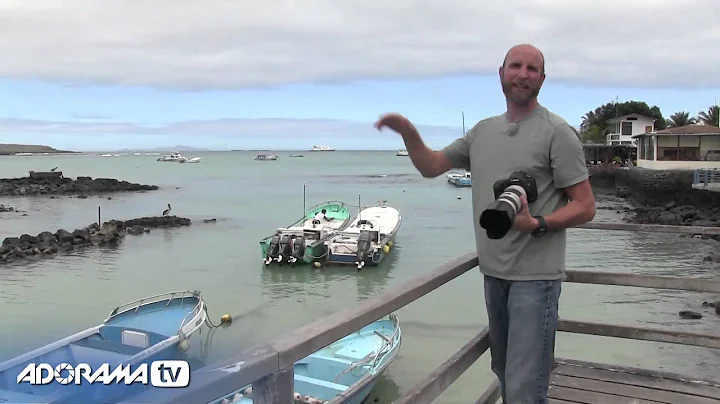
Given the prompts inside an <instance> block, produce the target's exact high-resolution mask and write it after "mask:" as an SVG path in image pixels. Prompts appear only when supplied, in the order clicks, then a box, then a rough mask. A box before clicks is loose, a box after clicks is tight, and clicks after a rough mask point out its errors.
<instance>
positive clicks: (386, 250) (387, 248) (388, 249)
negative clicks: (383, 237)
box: [383, 244, 390, 254]
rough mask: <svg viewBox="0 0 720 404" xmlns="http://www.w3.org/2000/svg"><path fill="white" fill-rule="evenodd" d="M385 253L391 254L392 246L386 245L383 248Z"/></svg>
mask: <svg viewBox="0 0 720 404" xmlns="http://www.w3.org/2000/svg"><path fill="white" fill-rule="evenodd" d="M383 252H384V253H385V254H387V253H389V252H390V246H389V245H387V244H385V245H384V246H383Z"/></svg>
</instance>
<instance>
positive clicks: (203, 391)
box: [134, 222, 720, 404]
mask: <svg viewBox="0 0 720 404" xmlns="http://www.w3.org/2000/svg"><path fill="white" fill-rule="evenodd" d="M576 228H580V229H586V230H613V231H635V232H650V233H674V234H688V235H694V234H701V235H716V236H718V235H720V228H719V227H697V226H666V225H647V224H633V223H595V222H590V223H586V224H583V225H580V226H576ZM477 265H478V258H477V255H476V254H474V253H468V254H465V255H462V256H460V257H457V258H455V259H453V260H451V261H449V262H447V263H445V264H443V265H441V266H440V267H438V268H436V269H434V270H432V271H429V272H426V273H423V274H419V275H417V276H415V277H414V278H412V279H410V280H408V281H406V282H403V283H401V284H399V285H397V286H395V287H392V288H389V289H388V290H386V291H384V292H383V293H381V294H378V295H376V296H373V297H371V298H368V299H366V300H364V301H363V302H362V303H359V304H357V305H354V306H352V307H349V308H347V309H344V310H341V311H337V312H335V313H333V314H331V315H329V316H327V317H324V318H321V319H318V320H316V321H314V322H312V323H310V324H307V325H305V326H303V327H300V328H297V329H294V330H292V331H290V332H288V333H286V334H283V335H280V336H278V337H276V338H273V339H271V340H269V341H266V342H265V343H263V344H260V345H258V346H255V347H252V348H248V349H246V350H244V351H243V352H242V353H240V354H238V355H235V356H232V357H229V358H227V359H225V360H222V361H220V362H218V363H216V364H214V365H209V367H210V368H211V369H210V370H209V371H206V372H201V373H199V374H195V375H193V378H192V380H193V381H192V384H191V385H190V386H189V387H187V388H184V389H159V391H156V392H155V393H156V394H158V396H157V397H152V398H153V399H152V401H151V400H150V398H151V397H150V396H148V397H143V398H142V399H140V398H138V397H134V402H147V403H150V402H152V403H158V404H159V403H165V404H170V403H172V404H198V403H210V402H213V401H214V400H217V399H219V397H222V396H223V395H227V394H231V393H232V392H233V391H235V390H236V389H238V388H240V387H243V386H247V385H249V384H251V385H252V391H253V396H252V400H253V403H255V404H290V403H292V401H293V399H292V394H293V388H294V387H293V386H294V384H293V383H294V382H293V380H294V376H293V375H294V367H293V365H294V364H295V362H296V361H298V360H300V359H302V358H305V357H306V356H307V355H310V354H311V353H313V352H315V351H317V350H318V349H321V348H323V347H325V346H328V345H330V344H331V343H333V342H335V341H337V340H338V339H340V338H342V337H344V336H346V335H348V334H350V333H352V332H355V331H357V330H359V329H360V328H362V327H364V326H365V325H367V324H370V323H371V322H373V321H375V320H377V319H379V318H381V317H382V316H385V315H387V314H390V313H392V312H395V311H397V310H399V309H400V308H402V307H404V306H406V305H408V304H410V303H412V302H414V301H416V300H418V299H419V298H421V297H423V296H425V295H427V294H429V293H431V292H432V291H434V290H436V289H437V288H439V287H441V286H443V285H445V284H446V283H448V282H450V281H452V280H453V279H455V278H457V277H459V276H461V275H463V274H464V273H466V272H468V271H469V270H470V269H472V268H475V267H477ZM566 272H567V279H566V280H565V283H572V284H594V285H607V286H620V287H640V288H650V289H665V290H678V291H692V292H699V293H712V294H720V280H719V279H711V278H707V277H705V278H703V277H698V276H694V275H692V274H685V275H684V276H661V275H646V274H640V273H623V272H616V271H613V270H608V271H581V270H567V271H566ZM681 328H682V327H674V328H673V329H667V328H666V329H663V328H646V327H638V326H625V325H617V324H608V323H605V322H602V323H599V322H589V321H582V320H579V319H578V320H574V319H565V318H561V319H560V320H559V324H558V331H559V332H565V333H572V334H584V335H595V336H602V337H611V338H622V339H628V340H640V341H653V342H661V343H669V344H679V345H684V346H694V347H703V348H710V349H720V335H718V334H717V333H704V334H701V333H694V332H690V331H684V330H682V329H681ZM489 346H490V337H489V330H488V327H487V326H486V327H484V328H483V329H482V330H480V331H479V333H478V334H477V335H475V336H474V337H473V338H472V339H471V340H470V341H468V342H467V343H466V344H465V345H464V346H463V347H462V348H460V350H459V351H457V352H456V353H455V354H454V355H452V356H451V357H450V358H449V359H447V360H446V361H445V362H443V363H441V364H440V365H439V366H438V367H436V368H435V369H434V370H433V371H432V372H431V373H430V374H428V375H427V376H426V377H425V378H423V379H422V380H420V381H417V382H416V384H415V385H414V386H413V387H411V388H410V389H408V390H406V391H404V392H402V393H401V395H400V397H398V398H396V399H395V400H394V401H393V404H427V403H432V402H434V401H435V400H436V399H437V398H438V397H439V396H440V395H441V394H442V393H443V392H444V391H445V390H446V389H447V388H448V387H449V386H450V385H452V384H453V382H455V381H456V380H457V379H458V377H460V376H461V375H462V374H463V373H464V372H465V371H466V370H467V369H468V368H469V367H470V366H472V365H473V363H475V362H476V361H477V359H478V358H480V357H481V356H482V355H483V354H484V353H486V352H487V351H488V350H489ZM555 364H556V366H555V367H554V369H553V372H552V376H551V388H550V391H549V397H550V399H551V401H550V402H551V403H555V404H571V403H582V404H590V403H592V404H615V403H623V404H658V403H659V404H695V403H697V404H700V403H702V404H713V403H714V404H720V380H707V381H704V380H698V378H695V377H692V376H687V377H686V376H678V375H674V374H669V373H664V372H658V371H651V370H643V369H632V368H627V367H621V366H615V365H604V364H594V363H588V362H581V361H578V360H571V359H557V358H556V360H555ZM155 393H154V394H155ZM478 394H481V396H480V398H479V399H478V400H477V401H476V404H496V403H498V402H499V401H500V387H499V383H498V381H497V379H496V380H495V381H494V382H492V383H491V384H490V386H489V387H488V388H487V389H485V390H484V392H483V390H482V389H480V390H479V391H478ZM347 400H348V394H345V395H342V396H337V397H335V398H334V399H333V400H331V401H330V404H342V403H346V402H347Z"/></svg>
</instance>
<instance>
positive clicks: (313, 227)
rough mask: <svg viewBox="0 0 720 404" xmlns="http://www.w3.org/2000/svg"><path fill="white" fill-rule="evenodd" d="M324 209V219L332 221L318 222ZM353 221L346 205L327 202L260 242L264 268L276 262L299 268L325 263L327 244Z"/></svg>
mask: <svg viewBox="0 0 720 404" xmlns="http://www.w3.org/2000/svg"><path fill="white" fill-rule="evenodd" d="M323 209H324V210H325V214H324V216H325V217H327V218H328V219H331V220H325V219H316V216H318V213H322V211H323ZM350 218H351V216H350V211H349V209H348V206H347V205H345V204H344V203H343V202H339V201H327V202H323V203H321V204H318V205H316V206H313V207H312V208H310V210H308V211H307V213H306V214H305V216H303V217H302V218H301V219H299V220H298V221H296V222H295V223H293V224H291V225H290V226H287V227H281V228H279V229H277V230H276V231H275V234H273V235H271V236H268V237H265V238H263V239H262V240H260V249H261V253H262V259H263V262H264V263H265V265H270V264H271V263H273V262H277V263H279V264H283V263H289V264H292V265H296V264H298V263H300V264H311V263H313V262H315V261H319V260H322V259H323V258H324V257H325V255H326V250H325V243H324V241H325V240H326V239H327V238H328V237H329V236H331V235H332V234H334V233H335V232H336V231H339V230H342V229H344V228H345V227H346V226H347V225H348V224H349V223H350Z"/></svg>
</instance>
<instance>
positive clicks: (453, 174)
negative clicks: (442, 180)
mask: <svg viewBox="0 0 720 404" xmlns="http://www.w3.org/2000/svg"><path fill="white" fill-rule="evenodd" d="M466 174H467V173H461V172H458V171H450V172H449V173H448V175H447V182H448V183H450V184H451V183H452V182H453V180H454V179H455V178H462V177H464V176H465V175H466Z"/></svg>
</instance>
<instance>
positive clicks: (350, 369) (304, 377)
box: [208, 314, 402, 404]
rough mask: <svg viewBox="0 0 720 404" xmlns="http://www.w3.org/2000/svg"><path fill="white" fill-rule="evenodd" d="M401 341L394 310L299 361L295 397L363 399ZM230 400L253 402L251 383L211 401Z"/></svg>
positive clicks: (354, 402) (348, 403) (347, 402)
mask: <svg viewBox="0 0 720 404" xmlns="http://www.w3.org/2000/svg"><path fill="white" fill-rule="evenodd" d="M401 345H402V331H401V329H400V322H399V320H398V318H397V316H396V315H394V314H390V315H388V316H385V317H383V318H381V319H379V320H377V321H375V322H373V323H371V324H369V325H367V326H365V327H363V328H362V329H360V330H358V331H357V332H354V333H352V334H350V335H348V336H346V337H343V338H342V339H340V340H338V341H336V342H334V343H332V344H330V345H329V346H327V347H325V348H323V349H321V350H319V351H317V352H315V353H313V354H311V355H309V356H307V357H305V358H303V359H301V360H299V361H297V362H296V363H295V366H294V369H293V370H294V379H295V380H294V389H295V393H294V394H295V399H294V400H293V401H294V402H295V403H307V402H308V401H309V399H315V400H319V401H316V402H320V403H325V402H328V401H331V400H337V402H339V403H343V404H361V403H363V402H364V401H365V400H366V399H367V398H368V396H369V395H370V393H371V391H372V389H373V388H374V387H375V385H376V384H377V378H378V377H379V376H380V375H381V374H382V373H383V372H385V370H386V369H387V368H388V366H389V365H390V364H391V363H392V361H393V360H394V359H395V358H396V357H397V354H398V352H399V350H400V346H401ZM298 398H301V399H300V400H299V399H298ZM224 400H227V401H224ZM228 402H230V403H233V404H235V403H240V404H251V403H253V400H252V390H251V389H250V386H244V387H242V388H240V389H238V390H236V391H233V392H231V393H230V394H226V395H223V396H222V397H219V398H217V399H216V400H215V401H212V402H210V403H208V404H223V403H228Z"/></svg>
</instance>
